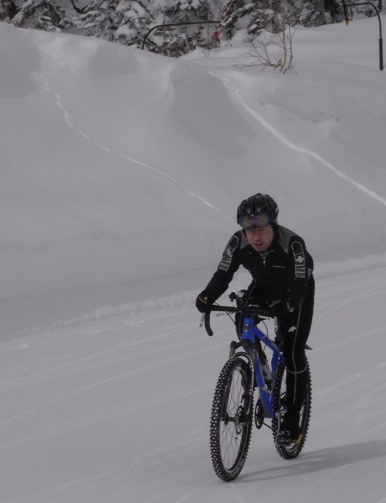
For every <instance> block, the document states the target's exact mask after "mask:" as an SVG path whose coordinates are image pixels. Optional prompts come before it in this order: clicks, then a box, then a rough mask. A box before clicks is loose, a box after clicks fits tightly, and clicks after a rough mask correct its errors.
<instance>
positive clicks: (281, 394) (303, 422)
mask: <svg viewBox="0 0 386 503" xmlns="http://www.w3.org/2000/svg"><path fill="white" fill-rule="evenodd" d="M306 372H307V393H306V397H305V399H304V402H303V405H302V408H301V410H300V422H299V426H300V433H301V435H300V437H299V439H298V441H297V442H293V443H290V444H289V445H279V444H278V443H277V442H276V437H277V432H278V429H279V424H280V418H281V417H282V416H283V414H284V413H285V411H286V409H287V403H286V402H287V386H286V368H285V365H284V364H283V363H281V364H280V365H279V367H278V370H277V375H276V383H275V397H274V417H273V420H272V431H273V437H274V441H275V447H276V450H277V452H278V453H279V454H280V456H281V457H282V458H284V459H293V458H296V457H297V456H299V454H300V452H301V451H302V449H303V446H304V443H305V441H306V438H307V433H308V427H309V425H310V418H311V398H312V386H311V373H310V367H309V365H308V363H307V371H306Z"/></svg>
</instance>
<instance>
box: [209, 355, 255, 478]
mask: <svg viewBox="0 0 386 503" xmlns="http://www.w3.org/2000/svg"><path fill="white" fill-rule="evenodd" d="M251 378H252V375H251V370H250V368H249V366H248V365H247V363H246V362H245V360H243V359H242V358H236V359H233V360H229V361H228V362H227V363H226V364H225V365H224V367H223V369H222V371H221V374H220V376H219V378H218V381H217V386H216V390H215V394H214V399H213V405H212V414H211V422H210V450H211V457H212V463H213V468H214V471H215V472H216V475H217V476H218V477H219V478H220V479H221V480H224V481H226V482H228V481H230V480H234V479H235V478H236V477H237V476H238V475H239V474H240V472H241V470H242V468H243V466H244V463H245V460H246V457H247V454H248V448H249V443H250V440H251V433H252V420H253V418H252V416H253V414H252V412H253V394H252V395H250V388H251Z"/></svg>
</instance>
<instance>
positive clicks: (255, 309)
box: [200, 304, 272, 337]
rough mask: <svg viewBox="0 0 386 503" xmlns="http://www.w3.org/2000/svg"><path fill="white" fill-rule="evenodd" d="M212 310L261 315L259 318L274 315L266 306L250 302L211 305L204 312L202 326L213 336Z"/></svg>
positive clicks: (245, 315) (252, 315) (251, 315)
mask: <svg viewBox="0 0 386 503" xmlns="http://www.w3.org/2000/svg"><path fill="white" fill-rule="evenodd" d="M212 311H217V312H225V313H241V314H242V315H243V316H244V317H251V318H254V317H259V318H272V315H271V314H270V313H269V311H268V310H267V309H266V308H263V307H261V306H258V305H256V304H248V305H247V306H244V307H236V306H219V305H215V304H213V305H211V306H209V307H208V311H206V312H205V313H203V315H202V318H201V323H200V327H202V325H204V326H205V330H206V333H207V334H208V335H209V336H210V337H212V335H213V330H212V328H211V326H210V314H211V312H212Z"/></svg>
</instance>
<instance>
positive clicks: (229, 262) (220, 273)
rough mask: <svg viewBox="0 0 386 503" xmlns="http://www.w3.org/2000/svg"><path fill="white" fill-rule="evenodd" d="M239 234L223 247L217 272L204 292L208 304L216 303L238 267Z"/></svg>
mask: <svg viewBox="0 0 386 503" xmlns="http://www.w3.org/2000/svg"><path fill="white" fill-rule="evenodd" d="M240 246H241V232H240V231H239V232H236V233H235V234H234V235H233V236H232V237H231V239H230V241H229V242H228V244H227V245H226V247H225V250H224V253H223V255H222V258H221V262H220V264H219V266H218V268H217V271H216V272H215V273H214V274H213V277H212V279H211V280H210V281H209V283H208V285H207V286H206V288H205V290H204V292H205V294H206V295H207V296H208V298H209V299H210V302H214V301H216V300H217V299H218V298H219V297H221V295H222V294H223V293H224V292H226V290H227V288H228V286H229V283H230V282H231V281H232V279H233V276H234V274H235V272H236V271H237V270H238V268H239V267H240Z"/></svg>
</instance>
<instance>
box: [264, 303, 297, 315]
mask: <svg viewBox="0 0 386 503" xmlns="http://www.w3.org/2000/svg"><path fill="white" fill-rule="evenodd" d="M267 309H268V311H269V312H270V314H271V316H278V317H279V318H282V317H284V316H287V314H288V313H289V312H290V310H291V307H290V305H289V303H288V302H287V301H285V300H281V299H274V300H270V301H268V302H267Z"/></svg>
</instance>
